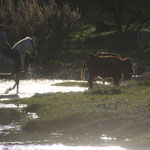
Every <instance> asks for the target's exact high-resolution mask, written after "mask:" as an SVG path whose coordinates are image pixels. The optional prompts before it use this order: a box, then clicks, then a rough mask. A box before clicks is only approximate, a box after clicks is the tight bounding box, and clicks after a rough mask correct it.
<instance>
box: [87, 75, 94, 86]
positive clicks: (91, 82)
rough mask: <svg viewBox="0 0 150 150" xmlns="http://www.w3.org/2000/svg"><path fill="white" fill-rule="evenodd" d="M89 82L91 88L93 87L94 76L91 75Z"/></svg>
mask: <svg viewBox="0 0 150 150" xmlns="http://www.w3.org/2000/svg"><path fill="white" fill-rule="evenodd" d="M88 83H89V88H90V89H93V77H91V76H89V80H88Z"/></svg>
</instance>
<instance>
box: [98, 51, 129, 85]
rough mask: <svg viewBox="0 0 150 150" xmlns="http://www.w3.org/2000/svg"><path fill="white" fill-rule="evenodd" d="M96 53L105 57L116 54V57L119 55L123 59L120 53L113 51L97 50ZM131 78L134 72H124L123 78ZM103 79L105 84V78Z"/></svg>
mask: <svg viewBox="0 0 150 150" xmlns="http://www.w3.org/2000/svg"><path fill="white" fill-rule="evenodd" d="M96 55H98V56H103V57H108V56H115V57H118V58H120V59H122V58H121V56H120V55H119V54H116V53H112V52H97V53H96ZM131 78H132V74H130V73H124V74H123V79H124V80H129V79H131ZM107 79H108V78H107ZM102 81H103V84H104V83H105V80H104V79H102Z"/></svg>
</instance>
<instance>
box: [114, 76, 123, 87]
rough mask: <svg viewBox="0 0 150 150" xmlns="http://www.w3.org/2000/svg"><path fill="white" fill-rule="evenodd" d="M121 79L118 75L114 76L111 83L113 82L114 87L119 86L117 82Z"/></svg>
mask: <svg viewBox="0 0 150 150" xmlns="http://www.w3.org/2000/svg"><path fill="white" fill-rule="evenodd" d="M121 77H122V76H121V75H118V76H114V77H113V81H114V84H115V85H116V86H118V85H119V81H120V79H121Z"/></svg>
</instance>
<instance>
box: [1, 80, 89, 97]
mask: <svg viewBox="0 0 150 150" xmlns="http://www.w3.org/2000/svg"><path fill="white" fill-rule="evenodd" d="M0 82H1V86H0V95H1V96H0V99H1V100H6V99H12V98H24V97H31V96H33V95H34V94H36V93H39V94H43V93H56V92H79V91H81V92H83V91H85V90H87V88H85V87H78V86H73V87H72V86H70V87H68V86H67V87H63V86H55V85H54V84H56V83H63V82H81V81H75V80H49V79H37V80H33V79H32V80H21V81H20V86H19V95H14V93H16V89H15V90H13V91H11V92H10V93H9V94H7V95H5V94H4V92H5V90H6V89H7V88H9V87H11V86H12V85H13V84H14V81H13V80H9V81H8V80H1V81H0Z"/></svg>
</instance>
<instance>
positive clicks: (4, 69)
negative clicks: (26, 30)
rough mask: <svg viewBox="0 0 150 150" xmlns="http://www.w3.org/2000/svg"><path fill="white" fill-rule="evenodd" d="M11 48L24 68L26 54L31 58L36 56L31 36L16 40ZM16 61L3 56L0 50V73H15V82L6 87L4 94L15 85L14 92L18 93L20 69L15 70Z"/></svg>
mask: <svg viewBox="0 0 150 150" xmlns="http://www.w3.org/2000/svg"><path fill="white" fill-rule="evenodd" d="M12 49H13V50H14V51H16V52H17V53H18V54H19V56H20V60H21V67H22V69H24V61H25V56H26V54H30V56H31V57H32V58H34V57H36V56H37V51H36V50H35V42H34V40H33V38H31V37H25V38H24V39H21V40H20V41H19V42H17V43H16V44H15V45H14V46H13V47H12ZM15 68H16V63H15V61H14V59H12V58H10V57H7V56H5V55H4V54H2V53H1V52H0V75H2V76H3V75H13V74H15V84H14V86H13V87H10V88H8V89H7V90H6V91H5V94H7V93H9V92H10V91H11V90H13V89H15V87H16V94H18V93H19V73H20V72H21V71H16V69H15Z"/></svg>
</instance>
